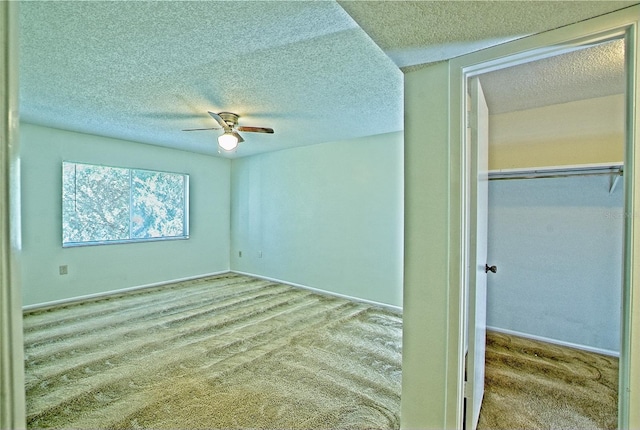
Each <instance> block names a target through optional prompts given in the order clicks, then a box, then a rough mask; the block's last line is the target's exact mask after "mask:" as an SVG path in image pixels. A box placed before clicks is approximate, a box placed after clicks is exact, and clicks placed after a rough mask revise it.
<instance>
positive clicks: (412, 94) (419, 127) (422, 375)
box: [400, 62, 458, 429]
mask: <svg viewBox="0 0 640 430" xmlns="http://www.w3.org/2000/svg"><path fill="white" fill-rule="evenodd" d="M404 109H405V141H404V146H405V197H404V202H405V239H404V240H405V246H404V250H405V251H404V259H405V268H404V309H403V335H402V336H403V337H402V403H401V414H400V416H401V426H402V428H407V429H410V428H433V429H441V428H449V427H448V426H447V424H446V422H447V414H449V415H451V414H453V415H456V411H455V408H453V409H450V410H449V411H447V408H446V403H447V400H448V396H450V393H452V392H454V391H455V390H454V389H449V390H447V388H448V387H447V376H448V375H447V372H448V366H447V361H448V358H449V356H448V351H449V345H448V343H447V341H448V338H447V336H448V323H449V312H448V310H449V293H450V291H449V289H450V288H457V287H458V286H457V285H454V286H450V273H449V270H450V266H449V264H450V262H449V256H450V248H449V229H450V228H451V223H452V222H455V220H452V219H451V218H450V200H449V193H450V184H449V165H450V160H449V63H448V62H442V63H438V64H435V65H432V66H429V67H425V68H423V69H419V70H416V71H412V72H409V73H406V74H405V107H404ZM451 428H453V427H451Z"/></svg>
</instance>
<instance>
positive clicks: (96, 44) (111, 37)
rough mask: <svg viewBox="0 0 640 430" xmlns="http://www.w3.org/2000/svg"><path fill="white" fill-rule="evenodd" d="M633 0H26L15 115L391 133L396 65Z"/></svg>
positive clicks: (256, 140)
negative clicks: (223, 115)
mask: <svg viewBox="0 0 640 430" xmlns="http://www.w3.org/2000/svg"><path fill="white" fill-rule="evenodd" d="M632 3H637V2H619V1H611V2H597V1H587V2H540V1H535V2H511V1H495V2H476V1H468V2H467V1H454V2H406V1H401V2H399V1H389V2H345V1H341V2H339V3H336V2H334V1H292V2H285V1H236V2H231V1H197V2H177V1H176V2H138V1H131V2H97V1H96V2H92V1H86V2H81V1H78V2H59V1H56V2H40V1H34V2H22V3H21V5H20V19H21V24H20V29H21V30H20V31H21V32H20V38H21V42H20V60H21V64H20V109H21V116H22V118H23V119H24V120H25V121H28V122H32V123H36V124H42V125H47V126H52V127H58V128H63V129H69V130H74V131H80V132H87V133H93V134H98V135H104V136H110V137H116V138H121V139H128V140H133V141H139V142H144V143H150V144H157V145H163V146H169V147H176V148H180V149H185V150H190V151H196V152H202V153H207V154H211V155H217V146H216V140H215V138H216V136H217V135H218V134H219V132H218V131H202V132H183V131H181V130H182V129H185V128H198V127H210V126H214V125H215V124H214V123H213V120H212V119H211V118H210V117H209V116H208V115H207V113H206V111H207V110H212V111H215V112H220V111H232V112H235V113H238V114H239V115H240V116H241V118H240V121H239V122H240V125H251V126H264V127H272V128H274V129H275V134H273V135H262V134H255V133H245V134H244V138H245V139H246V142H245V143H243V144H241V146H240V148H239V149H238V151H237V153H236V154H234V155H233V156H236V157H237V156H245V155H250V154H255V153H259V152H264V151H269V150H278V149H284V148H290V147H294V146H301V145H310V144H315V143H321V142H329V141H337V140H345V139H350V138H354V137H360V136H366V135H374V134H380V133H386V132H392V131H398V130H401V129H402V128H403V75H402V72H401V71H400V69H399V67H405V66H409V67H410V66H414V65H416V64H422V63H428V62H433V61H438V60H442V59H445V58H451V57H454V56H457V55H461V54H463V53H467V52H471V51H474V50H477V49H481V48H484V47H487V46H491V45H494V44H496V43H501V42H503V41H506V40H511V39H515V38H520V37H523V36H525V35H528V34H532V33H537V32H540V31H545V30H548V29H550V28H555V27H558V26H561V25H566V24H570V23H573V22H576V21H579V20H582V19H586V18H589V17H591V16H595V15H599V14H602V13H605V12H609V11H612V10H616V9H620V8H622V7H624V6H628V5H629V4H632ZM341 6H342V7H341ZM343 7H344V9H343ZM345 9H346V12H345ZM347 12H348V13H347ZM356 22H357V23H356ZM363 29H364V30H363ZM365 31H366V33H365ZM583 51H588V50H583ZM385 53H386V54H387V55H385ZM575 61H578V60H577V59H576V58H574V59H572V61H571V62H572V63H573V64H575V63H574V62H575ZM394 62H395V63H394ZM546 67H551V68H553V67H556V66H553V65H551V64H547V65H546ZM545 70H552V69H544V70H543V69H539V70H538V72H536V73H534V72H531V73H534V75H535V76H533V77H531V75H528V76H529V77H528V78H527V79H529V80H531V79H534V78H536V79H539V81H540V82H541V83H543V81H545V80H547V81H549V80H550V79H548V77H547V78H544V76H542V77H540V76H538V74H543V75H544V74H547V73H550V72H546V71H545ZM557 70H558V69H556V71H557ZM563 70H566V69H563ZM495 73H499V72H495ZM504 73H505V74H506V73H509V72H506V71H504ZM511 73H512V75H511V77H508V76H507V75H503V76H501V77H500V76H499V75H498V79H497V80H496V82H498V85H495V89H494V90H490V91H488V92H490V93H492V94H493V95H492V94H489V95H488V97H490V98H491V97H493V100H494V101H492V103H494V104H495V106H496V109H505V110H509V109H513V108H514V107H513V106H510V107H509V106H508V105H507V103H508V102H509V101H508V98H509V97H504V95H505V94H507V95H508V93H507V92H506V91H503V92H502V93H500V89H501V88H505V87H507V85H506V84H505V83H506V82H507V81H509V82H511V83H512V85H515V86H518V85H521V84H518V80H517V79H516V78H517V77H518V76H520V75H521V74H520V73H517V72H511ZM553 73H556V72H553ZM487 79H489V78H487ZM607 82H610V80H607ZM486 85H490V84H489V83H487V84H485V86H486ZM534 91H535V90H534ZM537 91H539V87H537ZM574 96H575V94H574ZM500 97H502V98H500ZM511 98H513V97H511ZM500 106H502V107H500ZM516 108H517V107H516ZM520 108H522V107H520Z"/></svg>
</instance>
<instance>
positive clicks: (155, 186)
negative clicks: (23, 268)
mask: <svg viewBox="0 0 640 430" xmlns="http://www.w3.org/2000/svg"><path fill="white" fill-rule="evenodd" d="M188 206H189V175H186V174H179V173H167V172H156V171H151V170H138V169H126V168H121V167H109V166H97V165H91V164H80V163H72V162H63V163H62V245H63V246H78V245H97V244H105V243H112V242H128V241H143V240H159V239H185V238H188V237H189V228H188V224H189V222H188V221H189V219H188V213H189V211H188Z"/></svg>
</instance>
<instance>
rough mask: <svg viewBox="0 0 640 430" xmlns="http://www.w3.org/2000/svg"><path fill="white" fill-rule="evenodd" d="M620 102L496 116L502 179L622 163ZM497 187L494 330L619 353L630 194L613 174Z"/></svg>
mask: <svg viewBox="0 0 640 430" xmlns="http://www.w3.org/2000/svg"><path fill="white" fill-rule="evenodd" d="M623 106H624V98H623V96H622V95H616V96H609V97H604V98H600V99H591V100H585V101H580V102H573V103H567V104H563V105H555V106H549V107H545V108H539V109H533V110H530V111H519V112H513V113H509V114H501V115H494V116H492V117H491V119H490V130H491V135H490V148H491V149H490V156H489V157H490V158H489V159H490V165H491V168H492V169H493V170H494V171H496V170H504V169H507V170H508V169H514V168H518V169H524V170H525V171H526V170H527V169H530V168H532V167H544V166H559V167H560V169H562V168H563V166H564V167H565V168H569V167H570V166H574V165H587V166H588V165H593V164H595V163H598V164H599V163H621V162H622V154H623V147H624V139H623V130H624V127H623V124H624V120H623V118H624V116H623ZM526 176H527V175H523V176H522V177H521V179H501V180H491V181H490V183H489V242H488V260H489V264H490V265H496V266H497V267H498V272H497V273H496V274H490V275H491V276H489V278H488V303H487V325H488V327H489V328H493V329H496V330H499V331H504V332H512V333H515V334H522V335H525V336H529V337H534V338H541V339H543V340H548V341H552V342H557V343H561V344H569V345H573V346H578V347H580V348H584V349H589V350H596V351H600V352H604V353H608V354H617V353H618V352H619V341H620V295H621V283H622V280H621V273H622V245H623V244H622V242H623V221H624V220H623V191H622V184H621V182H622V181H620V182H619V183H618V184H617V186H616V187H614V188H613V191H611V188H612V184H613V181H614V179H615V176H616V175H615V174H611V175H608V174H605V175H594V176H592V175H588V174H584V175H577V176H568V177H553V178H535V179H528V178H525V177H526Z"/></svg>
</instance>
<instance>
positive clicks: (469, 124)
mask: <svg viewBox="0 0 640 430" xmlns="http://www.w3.org/2000/svg"><path fill="white" fill-rule="evenodd" d="M465 123H466V127H467V128H471V111H467V117H466V119H465Z"/></svg>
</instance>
